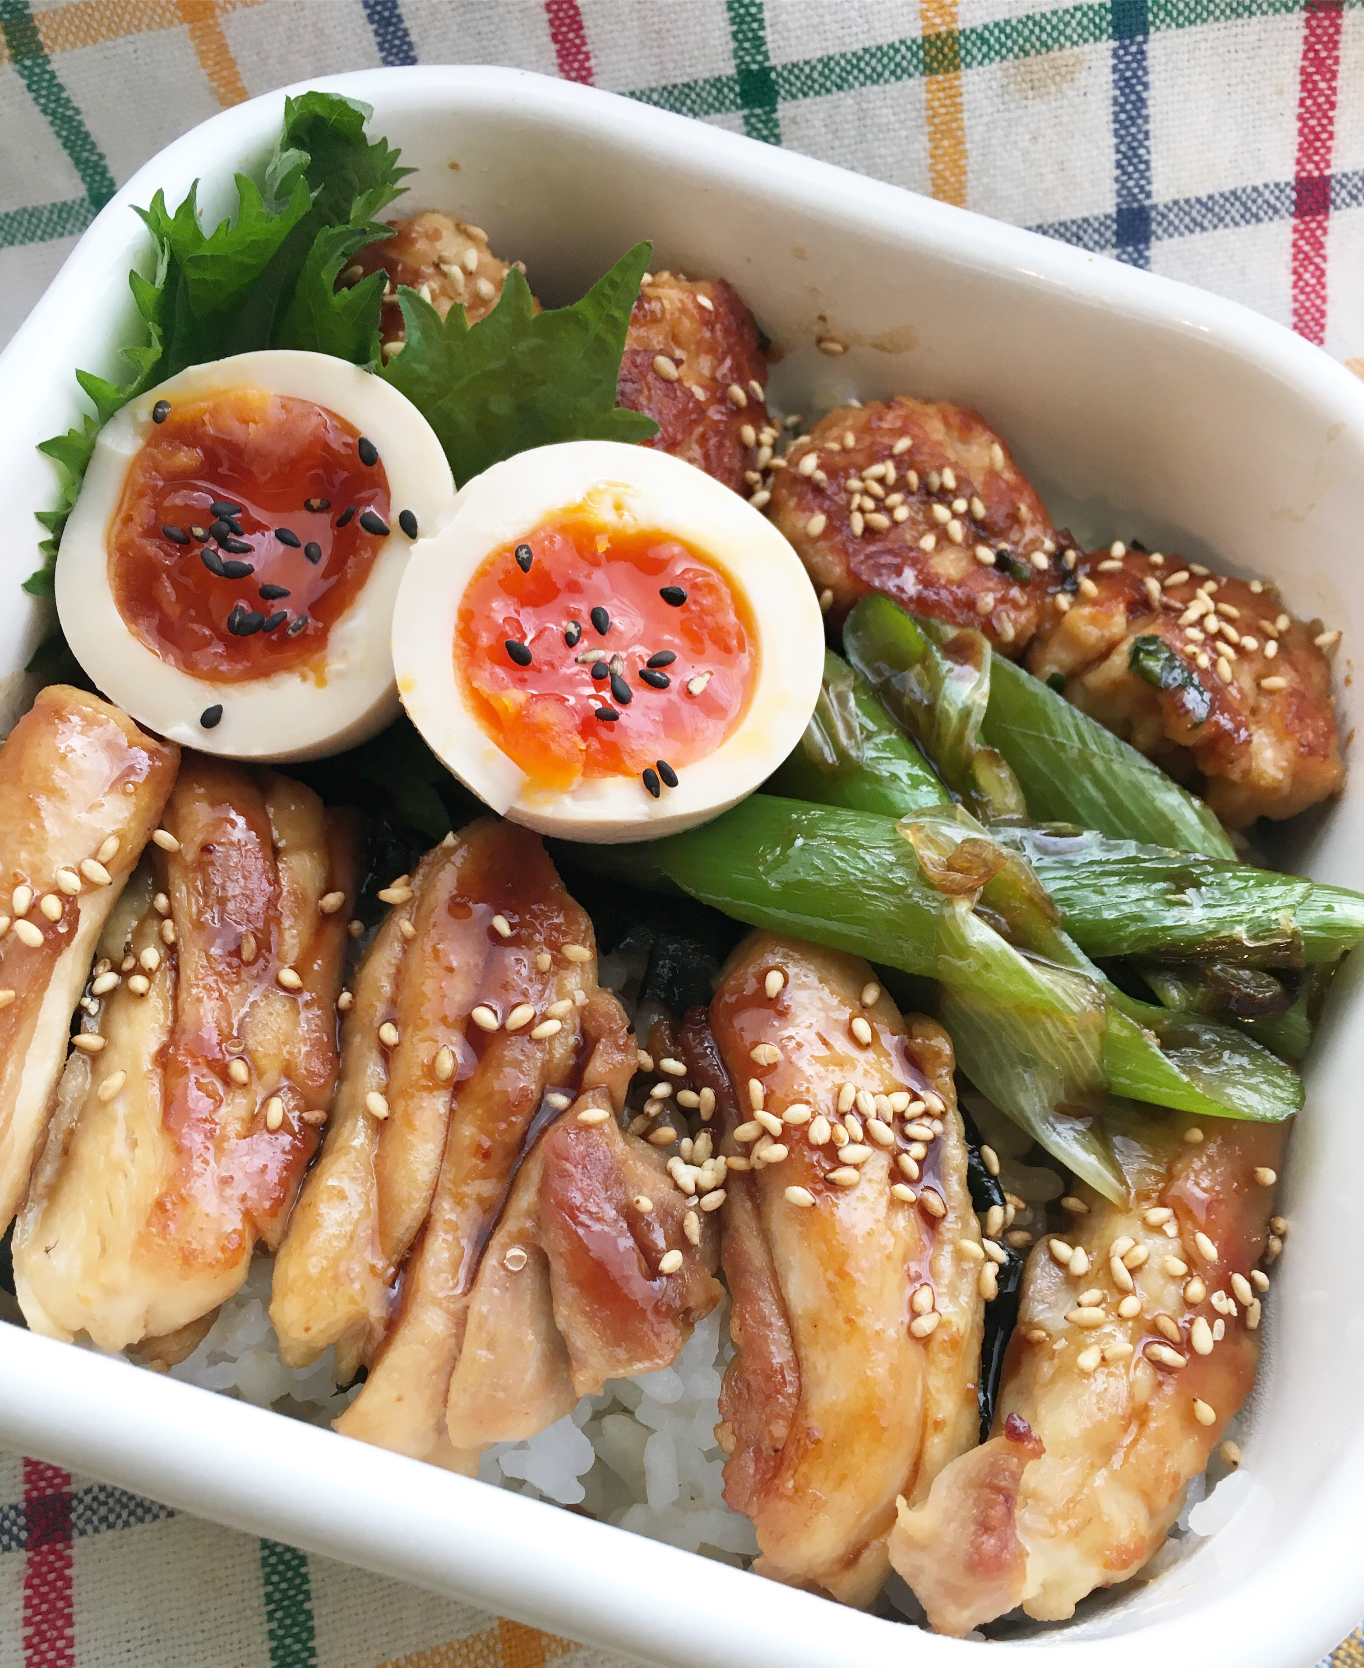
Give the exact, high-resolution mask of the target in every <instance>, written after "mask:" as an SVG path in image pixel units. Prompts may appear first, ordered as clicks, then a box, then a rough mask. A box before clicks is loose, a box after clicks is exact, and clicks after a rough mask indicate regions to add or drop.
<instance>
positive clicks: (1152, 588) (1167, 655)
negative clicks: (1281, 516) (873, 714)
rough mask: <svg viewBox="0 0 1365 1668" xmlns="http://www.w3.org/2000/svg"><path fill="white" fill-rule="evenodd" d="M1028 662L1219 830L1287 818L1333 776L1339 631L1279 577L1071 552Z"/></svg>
mask: <svg viewBox="0 0 1365 1668" xmlns="http://www.w3.org/2000/svg"><path fill="white" fill-rule="evenodd" d="M1073 559H1074V565H1072V566H1070V568H1069V570H1068V571H1067V577H1066V579H1065V581H1064V585H1063V588H1061V589H1059V590H1057V591H1056V592H1055V594H1054V596H1053V599H1052V605H1051V606H1050V607H1049V608H1048V609H1047V610H1046V611H1045V613H1044V617H1043V621H1042V624H1041V625H1040V626H1039V629H1038V633H1037V635H1036V636H1035V637H1034V639H1033V642H1032V644H1031V645H1030V647H1029V652H1028V662H1027V664H1028V668H1029V670H1030V671H1031V672H1033V673H1034V674H1035V675H1036V676H1037V677H1040V678H1046V679H1047V680H1048V681H1050V682H1052V683H1053V684H1054V686H1056V687H1060V688H1061V689H1062V690H1063V692H1064V693H1065V695H1066V697H1067V699H1068V700H1069V701H1071V702H1073V703H1074V705H1076V706H1078V707H1080V708H1081V710H1082V711H1083V712H1087V713H1089V715H1090V716H1091V717H1092V718H1095V719H1098V721H1099V722H1100V723H1101V724H1103V725H1104V726H1105V728H1106V729H1109V730H1112V731H1113V732H1114V733H1115V734H1116V735H1119V736H1122V737H1123V739H1124V740H1125V741H1129V742H1131V743H1132V745H1133V746H1134V747H1136V748H1137V749H1138V750H1139V752H1142V753H1145V754H1146V755H1147V756H1148V758H1150V759H1153V760H1154V761H1155V762H1156V763H1157V764H1159V765H1160V766H1161V767H1162V769H1163V770H1165V771H1166V772H1167V773H1168V774H1169V775H1172V776H1174V777H1176V779H1177V780H1179V781H1183V782H1185V783H1187V784H1189V785H1190V786H1192V787H1194V788H1195V789H1197V790H1198V791H1199V792H1201V793H1202V794H1203V795H1204V797H1205V798H1206V799H1207V800H1208V803H1209V805H1210V806H1211V807H1212V809H1213V810H1214V811H1215V812H1216V813H1217V815H1218V816H1219V817H1220V818H1221V819H1222V820H1223V822H1224V823H1226V824H1227V826H1228V827H1229V828H1244V827H1246V826H1247V824H1248V823H1251V822H1254V821H1255V820H1256V818H1257V817H1273V818H1276V819H1279V818H1282V817H1292V816H1294V815H1295V814H1296V813H1297V812H1299V811H1302V810H1305V809H1306V808H1307V807H1308V806H1309V805H1316V804H1317V802H1318V801H1319V800H1321V799H1326V798H1327V797H1328V795H1330V794H1333V793H1335V792H1336V791H1337V789H1338V788H1339V787H1340V786H1341V780H1342V762H1341V750H1340V747H1339V744H1338V741H1337V730H1336V720H1335V716H1334V713H1333V704H1332V693H1331V669H1330V667H1329V665H1328V662H1327V653H1326V651H1327V650H1329V649H1330V648H1331V647H1332V646H1333V645H1334V644H1335V642H1336V640H1337V637H1338V635H1339V634H1338V633H1336V632H1331V631H1326V632H1325V631H1324V630H1323V629H1322V624H1321V622H1320V621H1315V622H1313V623H1312V624H1304V622H1303V621H1301V620H1294V619H1291V618H1290V616H1289V615H1288V614H1287V613H1285V612H1284V610H1283V607H1282V605H1281V603H1280V601H1279V599H1278V596H1277V594H1276V591H1275V588H1274V587H1273V586H1271V585H1264V584H1262V582H1261V581H1260V580H1252V581H1250V582H1248V581H1246V580H1244V579H1228V578H1222V577H1220V576H1219V575H1217V574H1211V573H1210V572H1209V570H1208V569H1207V568H1205V567H1201V566H1200V565H1199V564H1198V563H1194V562H1186V561H1185V560H1184V559H1183V558H1182V557H1179V556H1169V555H1162V554H1160V553H1150V554H1149V553H1148V552H1146V551H1144V550H1141V549H1139V548H1133V549H1129V548H1127V547H1126V546H1124V545H1122V544H1115V545H1113V546H1111V547H1109V548H1108V549H1105V550H1098V551H1093V552H1091V554H1090V555H1088V556H1086V555H1079V554H1078V553H1074V552H1068V553H1067V557H1066V561H1067V562H1068V563H1073Z"/></svg>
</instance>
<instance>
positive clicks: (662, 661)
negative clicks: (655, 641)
mask: <svg viewBox="0 0 1365 1668" xmlns="http://www.w3.org/2000/svg"><path fill="white" fill-rule="evenodd" d="M677 658H678V657H677V655H675V654H674V653H673V651H672V649H660V650H659V652H658V654H652V655H650V657H649V659H648V660H647V661H646V662H645V665H646V666H648V667H649V669H650V671H651V672H654V671H657V670H658V668H659V667H660V666H671V665H672V664H673V662H674V661H675V660H676V659H677Z"/></svg>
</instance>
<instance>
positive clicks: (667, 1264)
mask: <svg viewBox="0 0 1365 1668" xmlns="http://www.w3.org/2000/svg"><path fill="white" fill-rule="evenodd" d="M682 1265H683V1254H682V1252H681V1251H665V1252H664V1254H663V1256H662V1257H660V1258H659V1273H660V1274H676V1273H677V1272H678V1270H679V1269H680V1268H681V1267H682Z"/></svg>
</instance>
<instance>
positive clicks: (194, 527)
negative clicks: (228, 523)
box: [190, 521, 209, 544]
mask: <svg viewBox="0 0 1365 1668" xmlns="http://www.w3.org/2000/svg"><path fill="white" fill-rule="evenodd" d="M190 532H191V533H192V534H193V535H194V537H195V538H196V539H198V540H199V542H200V544H206V543H207V542H208V536H209V530H208V528H207V527H201V526H200V525H199V523H198V522H197V521H192V522H191V523H190Z"/></svg>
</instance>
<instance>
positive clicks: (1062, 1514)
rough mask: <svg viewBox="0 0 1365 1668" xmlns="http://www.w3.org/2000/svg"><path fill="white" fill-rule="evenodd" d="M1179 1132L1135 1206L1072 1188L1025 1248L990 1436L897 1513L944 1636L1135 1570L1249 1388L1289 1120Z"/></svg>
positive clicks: (1080, 1593)
mask: <svg viewBox="0 0 1365 1668" xmlns="http://www.w3.org/2000/svg"><path fill="white" fill-rule="evenodd" d="M1185 1128H1186V1121H1185V1120H1183V1119H1180V1118H1172V1119H1170V1120H1167V1122H1166V1124H1165V1126H1164V1127H1161V1126H1158V1127H1157V1128H1155V1129H1149V1132H1148V1133H1147V1134H1146V1135H1145V1136H1143V1137H1142V1138H1141V1147H1142V1149H1144V1151H1143V1153H1142V1157H1141V1160H1140V1161H1139V1162H1138V1163H1136V1164H1135V1165H1134V1168H1133V1170H1132V1171H1131V1172H1130V1178H1129V1179H1130V1182H1131V1184H1132V1187H1133V1203H1132V1205H1131V1206H1130V1207H1127V1208H1122V1209H1121V1208H1119V1207H1117V1206H1114V1205H1111V1204H1109V1203H1107V1202H1106V1201H1105V1200H1104V1199H1102V1198H1101V1197H1100V1196H1099V1195H1098V1194H1097V1193H1095V1192H1093V1190H1091V1189H1089V1188H1085V1187H1081V1188H1078V1189H1077V1193H1078V1195H1079V1197H1080V1198H1081V1200H1082V1201H1083V1202H1084V1203H1085V1204H1087V1205H1088V1206H1089V1211H1088V1213H1087V1214H1086V1215H1084V1216H1082V1217H1080V1218H1079V1220H1078V1222H1077V1223H1076V1225H1075V1226H1073V1227H1072V1228H1070V1229H1069V1230H1068V1234H1067V1238H1066V1239H1065V1240H1062V1239H1060V1238H1059V1237H1058V1236H1046V1237H1045V1238H1044V1239H1043V1240H1041V1241H1040V1242H1039V1244H1038V1245H1037V1246H1036V1247H1035V1249H1034V1251H1033V1252H1032V1254H1031V1256H1030V1258H1029V1265H1028V1270H1027V1273H1026V1276H1025V1282H1024V1290H1023V1295H1022V1300H1021V1304H1020V1310H1019V1322H1018V1326H1017V1328H1016V1330H1015V1333H1014V1337H1013V1339H1012V1341H1011V1344H1010V1349H1009V1354H1008V1356H1007V1358H1006V1362H1005V1370H1004V1377H1003V1380H1002V1384H1001V1390H1000V1397H999V1402H998V1405H997V1413H996V1434H995V1435H994V1436H993V1437H992V1439H991V1441H990V1442H988V1443H986V1444H985V1446H984V1447H982V1448H980V1449H978V1450H977V1451H976V1452H974V1453H972V1454H969V1455H967V1456H966V1457H965V1458H963V1459H961V1460H958V1461H957V1462H956V1463H955V1464H953V1465H951V1466H949V1467H948V1468H947V1470H945V1471H944V1472H942V1473H941V1475H940V1476H939V1478H938V1480H937V1482H936V1483H935V1484H934V1487H933V1489H932V1491H931V1492H930V1494H929V1498H928V1500H927V1502H916V1501H914V1500H911V1501H908V1502H903V1503H902V1504H901V1506H900V1508H899V1521H898V1524H897V1527H896V1530H895V1533H894V1534H893V1535H892V1537H891V1561H892V1563H893V1565H894V1566H895V1568H896V1569H897V1571H898V1572H899V1573H900V1574H901V1575H902V1576H904V1578H905V1579H906V1581H908V1582H909V1584H910V1585H911V1587H913V1588H914V1590H915V1593H916V1595H917V1596H918V1598H919V1599H920V1602H921V1603H922V1604H923V1605H924V1606H925V1609H926V1610H927V1612H928V1615H929V1620H930V1622H931V1623H932V1625H933V1626H934V1627H935V1628H936V1629H937V1630H938V1631H940V1632H944V1633H952V1634H958V1635H961V1634H964V1633H966V1632H968V1631H970V1629H972V1628H974V1627H976V1626H979V1625H980V1624H981V1623H982V1622H986V1621H989V1620H991V1619H992V1618H993V1617H995V1616H998V1615H1001V1614H1003V1613H1004V1612H1005V1611H1007V1610H1011V1609H1013V1608H1014V1607H1015V1606H1016V1605H1018V1604H1022V1605H1023V1607H1024V1609H1025V1611H1026V1612H1027V1614H1028V1615H1030V1616H1033V1617H1036V1618H1037V1619H1038V1620H1041V1621H1059V1620H1064V1619H1065V1618H1066V1617H1068V1616H1070V1615H1071V1614H1072V1612H1073V1610H1074V1609H1075V1607H1076V1605H1077V1603H1078V1602H1079V1600H1080V1599H1082V1598H1083V1597H1084V1596H1085V1595H1086V1594H1087V1593H1088V1592H1090V1591H1091V1590H1092V1589H1093V1588H1096V1587H1107V1586H1112V1585H1113V1584H1114V1583H1116V1582H1120V1581H1126V1580H1127V1579H1128V1578H1129V1577H1130V1576H1131V1575H1134V1574H1135V1573H1136V1572H1137V1571H1138V1570H1140V1569H1141V1568H1142V1566H1143V1565H1144V1564H1145V1563H1146V1562H1147V1560H1148V1559H1149V1558H1150V1557H1151V1556H1152V1554H1153V1553H1154V1552H1155V1551H1156V1550H1157V1549H1158V1547H1159V1546H1160V1545H1161V1544H1162V1542H1163V1541H1164V1540H1165V1538H1166V1533H1167V1531H1168V1530H1169V1528H1170V1526H1171V1524H1172V1523H1173V1522H1174V1521H1175V1519H1176V1517H1177V1515H1178V1514H1179V1512H1180V1509H1181V1506H1182V1504H1183V1502H1184V1498H1185V1489H1186V1485H1187V1484H1188V1483H1189V1481H1190V1479H1191V1478H1192V1477H1196V1476H1198V1475H1199V1474H1200V1472H1202V1471H1203V1470H1204V1467H1205V1466H1206V1464H1207V1463H1208V1459H1209V1455H1210V1453H1211V1452H1212V1451H1213V1448H1214V1447H1215V1445H1216V1444H1217V1442H1218V1440H1219V1438H1220V1436H1221V1435H1222V1432H1223V1428H1224V1427H1225V1425H1226V1424H1227V1422H1228V1420H1229V1419H1231V1418H1232V1416H1233V1414H1235V1413H1236V1412H1237V1410H1238V1408H1239V1407H1240V1406H1241V1405H1242V1402H1243V1401H1244V1400H1245V1398H1246V1396H1247V1394H1248V1393H1249V1391H1250V1389H1251V1385H1252V1380H1253V1379H1254V1377H1255V1374H1256V1362H1257V1357H1258V1355H1259V1353H1260V1340H1259V1332H1258V1329H1259V1326H1260V1316H1261V1294H1262V1293H1263V1292H1265V1291H1266V1290H1267V1289H1268V1285H1269V1282H1268V1280H1267V1279H1266V1276H1265V1275H1264V1274H1263V1273H1262V1272H1261V1271H1260V1269H1259V1268H1257V1266H1256V1265H1257V1263H1258V1261H1259V1259H1260V1257H1261V1255H1262V1252H1263V1251H1264V1249H1265V1246H1266V1230H1267V1223H1268V1220H1269V1217H1270V1210H1271V1203H1272V1199H1273V1188H1274V1182H1275V1166H1276V1165H1277V1164H1278V1163H1279V1159H1280V1153H1281V1150H1282V1148H1283V1144H1284V1138H1285V1133H1286V1126H1285V1125H1284V1124H1254V1123H1234V1122H1232V1121H1231V1120H1221V1119H1219V1120H1210V1121H1209V1122H1208V1123H1206V1124H1205V1125H1204V1126H1203V1129H1202V1139H1201V1140H1199V1141H1197V1142H1196V1141H1191V1140H1190V1139H1188V1138H1185V1137H1184V1131H1185ZM1132 1150H1133V1151H1134V1152H1137V1151H1138V1148H1137V1147H1134V1148H1133V1149H1132Z"/></svg>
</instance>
